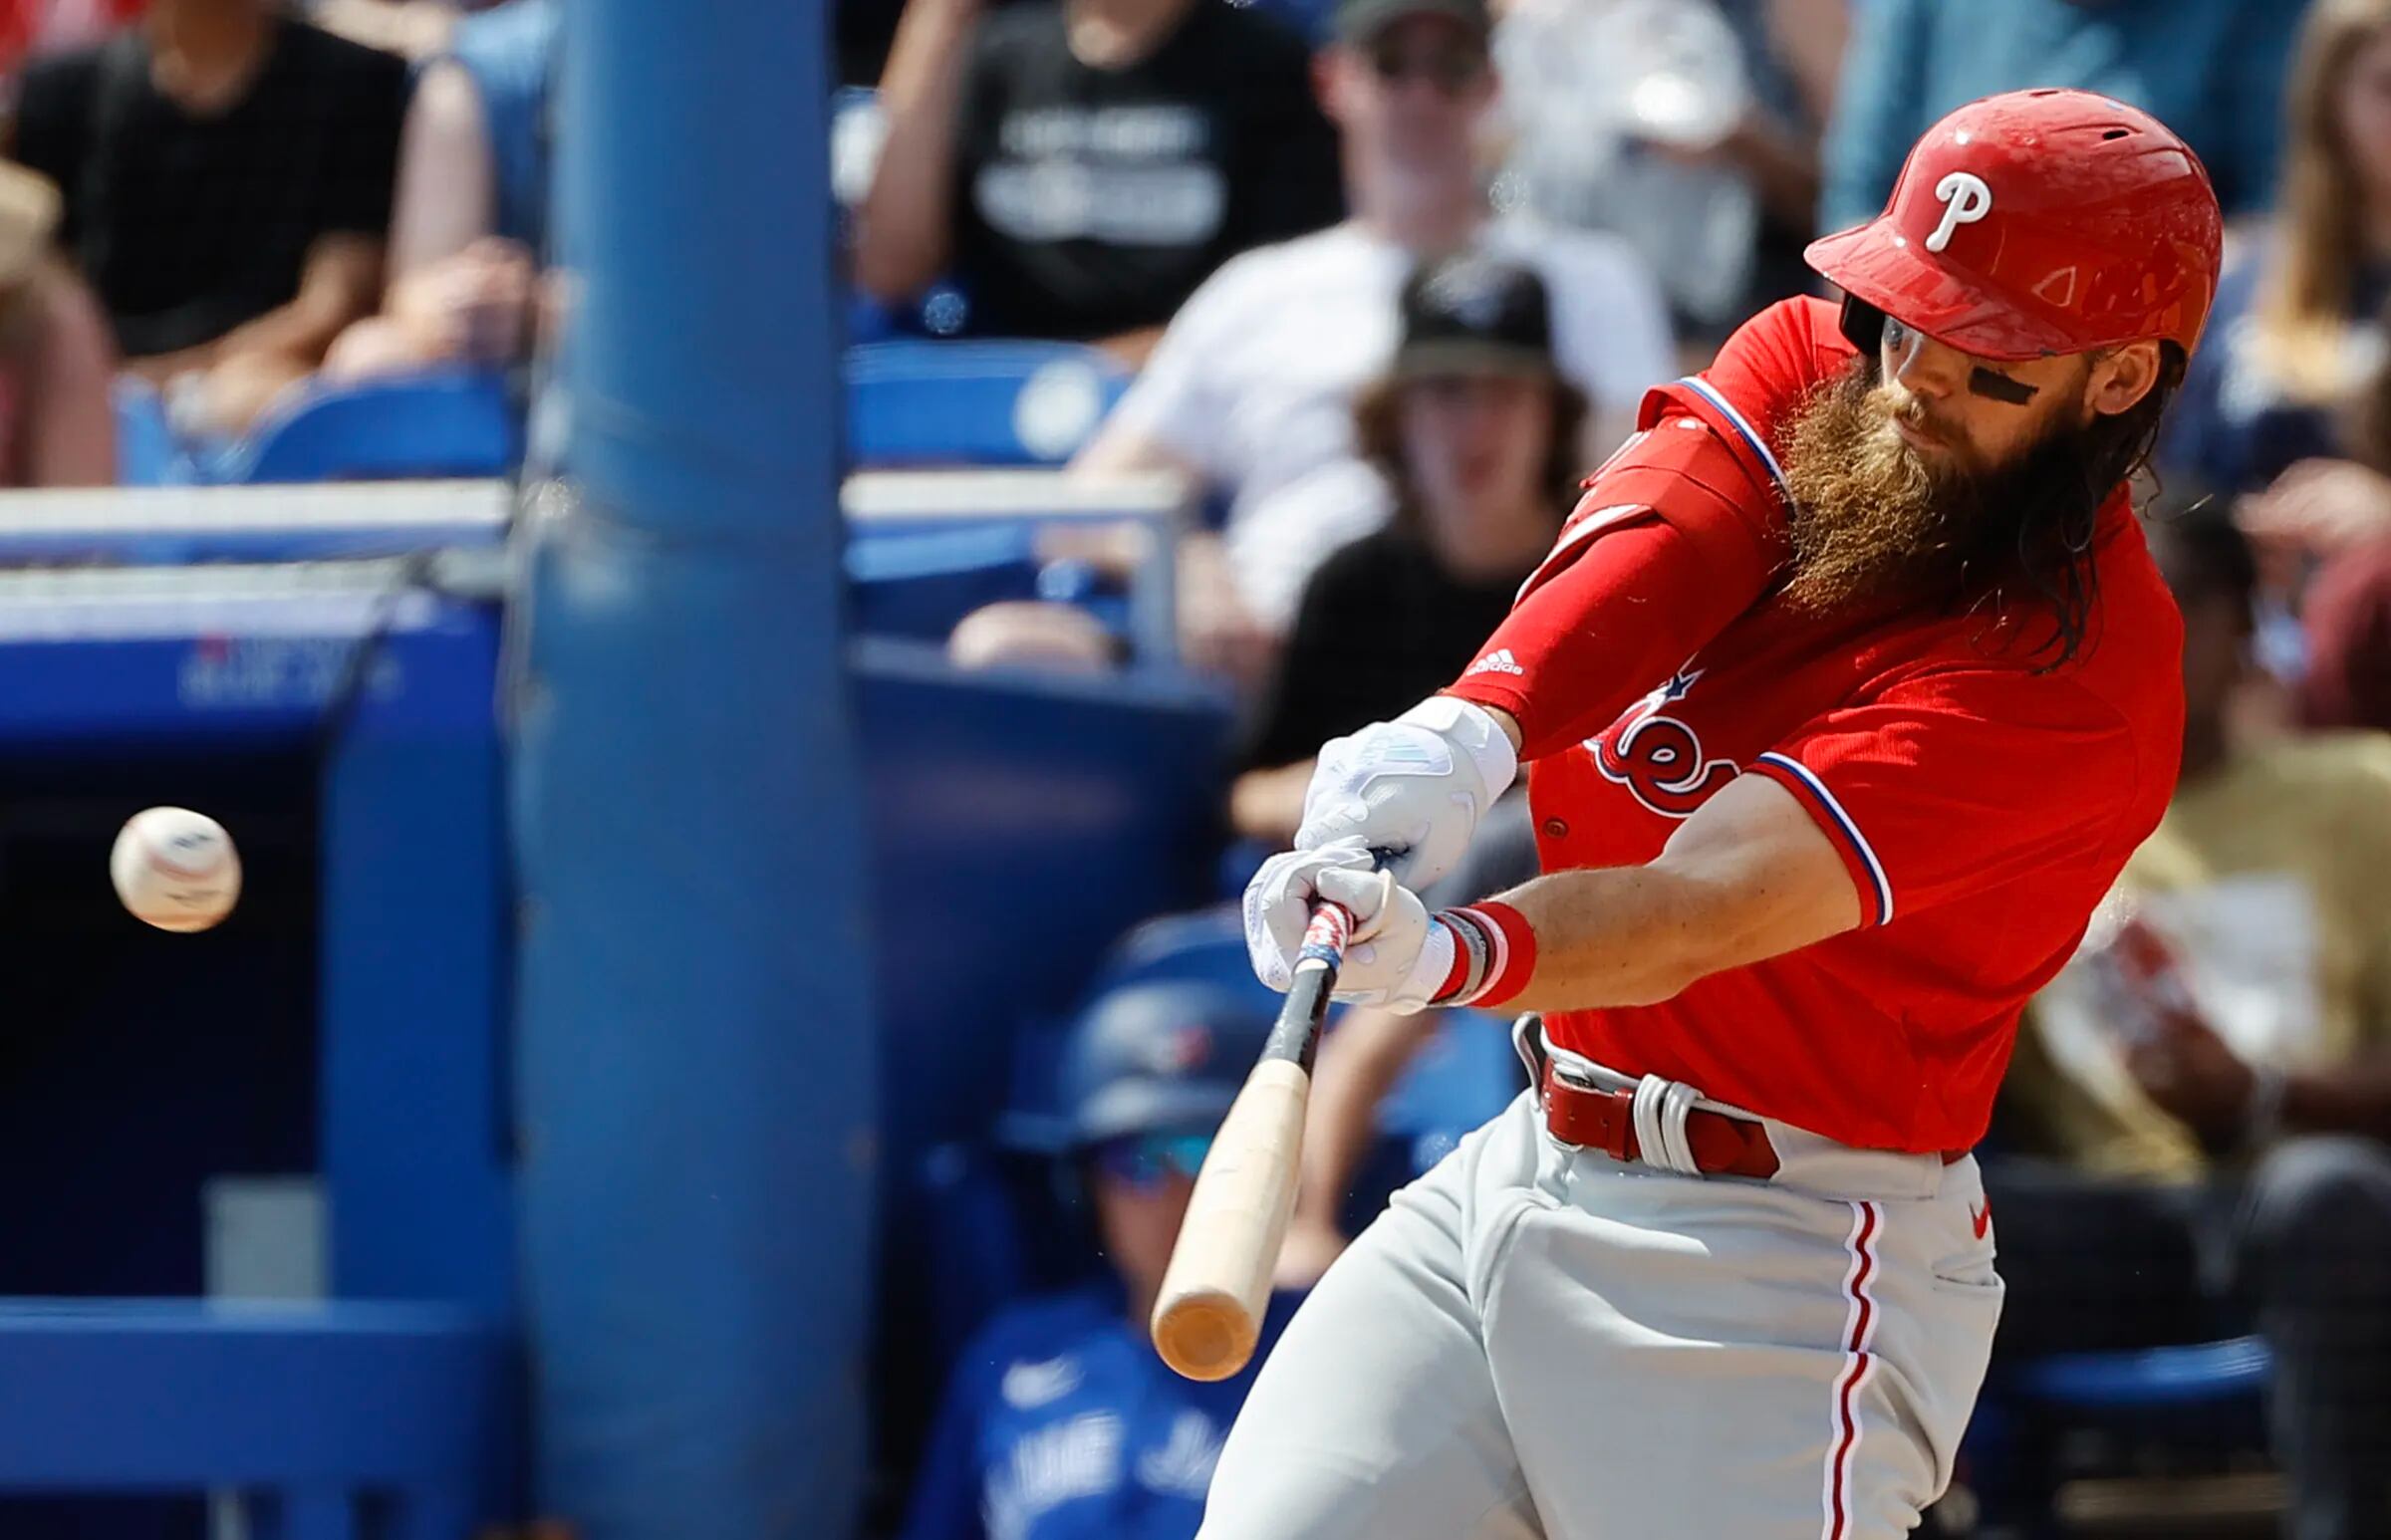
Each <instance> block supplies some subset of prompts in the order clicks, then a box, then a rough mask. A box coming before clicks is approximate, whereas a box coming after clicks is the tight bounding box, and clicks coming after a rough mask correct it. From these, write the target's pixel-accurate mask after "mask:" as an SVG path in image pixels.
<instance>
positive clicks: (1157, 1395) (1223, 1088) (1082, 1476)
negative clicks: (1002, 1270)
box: [903, 980, 1308, 1540]
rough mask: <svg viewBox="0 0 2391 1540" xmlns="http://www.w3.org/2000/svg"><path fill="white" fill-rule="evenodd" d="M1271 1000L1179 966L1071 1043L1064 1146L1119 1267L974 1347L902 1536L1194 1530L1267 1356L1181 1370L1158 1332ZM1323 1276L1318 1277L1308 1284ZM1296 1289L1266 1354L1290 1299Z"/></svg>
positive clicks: (1127, 1537) (1028, 1305)
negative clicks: (1200, 1374)
mask: <svg viewBox="0 0 2391 1540" xmlns="http://www.w3.org/2000/svg"><path fill="white" fill-rule="evenodd" d="M1267 1010H1268V998H1267V997H1266V996H1259V995H1257V994H1256V993H1254V992H1253V991H1251V990H1250V989H1246V988H1243V987H1228V986H1222V985H1218V984H1212V983H1204V982H1193V981H1185V980H1167V981H1158V982H1146V983H1135V984H1128V985H1124V986H1122V987H1120V988H1118V989H1115V990H1113V991H1112V992H1111V993H1109V994H1107V995H1105V996H1103V997H1102V998H1101V999H1099V1000H1098V1001H1097V1002H1096V1003H1095V1004H1094V1005H1093V1006H1091V1007H1090V1008H1089V1009H1088V1011H1087V1012H1086V1014H1085V1015H1083V1016H1082V1017H1081V1018H1080V1020H1079V1022H1078V1023H1077V1024H1076V1026H1075V1027H1074V1028H1073V1030H1072V1034H1071V1038H1070V1041H1069V1043H1068V1044H1067V1045H1066V1046H1065V1049H1064V1054H1063V1065H1062V1070H1061V1074H1060V1077H1059V1079H1060V1092H1061V1094H1060V1096H1059V1098H1058V1101H1059V1102H1060V1105H1061V1107H1062V1108H1063V1110H1064V1112H1065V1116H1066V1118H1067V1123H1068V1131H1069V1132H1068V1135H1067V1138H1066V1142H1065V1150H1064V1152H1063V1156H1062V1157H1063V1158H1064V1160H1065V1161H1067V1162H1068V1163H1067V1166H1066V1170H1067V1173H1068V1174H1069V1175H1070V1176H1071V1178H1072V1184H1073V1185H1074V1186H1075V1187H1076V1188H1077V1190H1078V1201H1079V1203H1080V1204H1081V1205H1082V1206H1084V1208H1085V1210H1086V1211H1087V1215H1088V1217H1089V1218H1090V1219H1091V1220H1092V1221H1093V1227H1094V1229H1095V1232H1096V1238H1097V1244H1098V1249H1099V1250H1100V1252H1101V1253H1102V1255H1103V1257H1104V1260H1105V1263H1106V1264H1107V1265H1106V1271H1105V1274H1104V1276H1103V1277H1101V1278H1099V1279H1098V1280H1096V1281H1094V1282H1092V1283H1090V1284H1088V1285H1086V1286H1085V1287H1082V1288H1079V1289H1074V1290H1071V1291H1069V1292H1066V1293H1062V1294H1057V1295H1052V1296H1048V1297H1044V1298H1039V1299H1032V1300H1027V1301H1023V1302H1021V1303H1019V1304H1016V1305H1013V1306H1010V1307H1008V1308H1006V1309H1005V1310H1003V1311H1001V1312H999V1313H998V1314H997V1315H996V1317H995V1318H994V1319H993V1320H992V1321H990V1322H989V1324H988V1325H987V1326H986V1327H985V1328H983V1329H982V1331H981V1332H980V1334H979V1335H978V1336H977V1337H976V1338H975V1339H974V1340H973V1342H972V1344H971V1345H970V1346H969V1347H968V1348H966V1349H965V1350H964V1351H963V1356H962V1359H961V1360H960V1362H959V1363H957V1365H956V1366H955V1370H954V1374H953V1377H952V1379H951V1380H950V1381H949V1382H948V1384H947V1387H946V1395H945V1399H944V1403H943V1405H942V1407H941V1408H940V1411H939V1413H938V1419H937V1424H936V1426H935V1427H934V1429H933V1430H932V1432H931V1435H930V1450H929V1453H928V1455H927V1456H926V1457H925V1460H924V1464H923V1468H922V1474H921V1477H920V1480H919V1481H918V1483H917V1485H916V1487H915V1491H914V1499H913V1505H912V1509H911V1512H910V1513H909V1514H908V1517H907V1521H906V1525H905V1529H904V1531H903V1537H904V1540H1098V1537H1102V1540H1188V1537H1190V1536H1192V1535H1194V1534H1195V1530H1196V1526H1197V1524H1198V1523H1199V1522H1200V1521H1201V1520H1202V1517H1203V1497H1204V1492H1205V1490H1206V1488H1207V1487H1208V1486H1209V1484H1210V1482H1211V1475H1212V1463H1213V1460H1214V1459H1215V1458H1216V1457H1217V1456H1218V1454H1219V1450H1220V1440H1221V1439H1222V1438H1223V1437H1225V1436H1226V1435H1227V1433H1228V1428H1229V1424H1230V1423H1231V1422H1232V1421H1234V1420H1235V1418H1236V1413H1237V1408H1238V1407H1239V1406H1240V1405H1241V1404H1242V1403H1243V1402H1244V1399H1245V1393H1246V1390H1247V1389H1248V1388H1249V1387H1250V1386H1251V1385H1252V1382H1253V1376H1254V1369H1253V1368H1252V1367H1248V1368H1247V1369H1246V1370H1245V1371H1244V1372H1243V1373H1242V1374H1239V1375H1237V1376H1235V1377H1233V1378H1231V1379H1228V1380H1223V1381H1220V1382H1218V1383H1216V1384H1211V1385H1198V1384H1196V1383H1195V1382H1193V1381H1188V1380H1182V1379H1180V1378H1179V1376H1177V1375H1176V1374H1174V1373H1172V1372H1171V1371H1170V1370H1169V1369H1167V1368H1165V1367H1164V1365H1163V1362H1162V1360H1161V1359H1159V1358H1157V1357H1156V1356H1155V1353H1154V1349H1153V1347H1152V1345H1151V1344H1150V1343H1149V1341H1148V1339H1147V1335H1146V1323H1147V1320H1148V1318H1149V1317H1150V1316H1151V1315H1152V1314H1153V1308H1154V1297H1155V1294H1156V1291H1157V1290H1159V1289H1160V1288H1161V1287H1162V1281H1163V1269H1164V1268H1165V1267H1166V1266H1167V1265H1168V1264H1169V1262H1170V1259H1171V1247H1172V1244H1173V1243H1174V1242H1175V1241H1176V1240H1177V1239H1178V1237H1179V1226H1180V1221H1181V1219H1182V1218H1183V1217H1184V1216H1185V1215H1186V1213H1187V1207H1188V1195H1189V1193H1190V1192H1191V1191H1193V1190H1194V1187H1195V1172H1196V1171H1197V1170H1198V1169H1199V1168H1200V1167H1201V1166H1202V1164H1203V1156H1204V1153H1205V1151H1206V1150H1208V1149H1209V1148H1210V1145H1211V1139H1212V1133H1213V1131H1214V1130H1215V1129H1216V1128H1217V1127H1218V1126H1219V1123H1220V1119H1221V1118H1222V1116H1223V1115H1225V1114H1226V1113H1227V1111H1228V1105H1229V1103H1230V1102H1231V1101H1232V1100H1234V1099H1235V1097H1236V1094H1237V1090H1238V1087H1239V1086H1241V1085H1242V1084H1243V1083H1244V1079H1245V1075H1246V1072H1247V1071H1249V1070H1250V1069H1251V1068H1252V1067H1253V1062H1254V1059H1255V1057H1256V1055H1258V1054H1259V1053H1260V1052H1261V1047H1262V1040H1263V1039H1264V1038H1265V1037H1267V1036H1268V1035H1269V1030H1270V1017H1269V1015H1268V1013H1267ZM1306 1281H1308V1280H1306ZM1292 1308H1293V1299H1292V1296H1290V1295H1282V1296H1281V1297H1280V1299H1279V1300H1278V1302H1277V1303H1276V1304H1275V1305H1274V1307H1273V1308H1272V1310H1271V1311H1270V1313H1269V1316H1268V1318H1267V1320H1266V1321H1265V1323H1264V1326H1263V1336H1262V1352H1261V1353H1257V1354H1256V1355H1255V1363H1256V1364H1257V1365H1258V1364H1259V1363H1260V1361H1261V1359H1262V1358H1263V1357H1265V1356H1267V1353H1268V1350H1269V1346H1270V1344H1271V1343H1273V1342H1275V1341H1276V1340H1277V1336H1278V1330H1279V1328H1280V1327H1281V1326H1283V1325H1284V1324H1285V1321H1286V1318H1287V1316H1288V1315H1289V1314H1291V1313H1292Z"/></svg>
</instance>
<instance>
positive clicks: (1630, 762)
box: [1594, 668, 1741, 818]
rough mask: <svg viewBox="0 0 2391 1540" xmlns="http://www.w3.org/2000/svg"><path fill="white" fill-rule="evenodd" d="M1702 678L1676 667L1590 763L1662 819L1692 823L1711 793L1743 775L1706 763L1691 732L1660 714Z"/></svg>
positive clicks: (1726, 762) (1723, 764)
mask: <svg viewBox="0 0 2391 1540" xmlns="http://www.w3.org/2000/svg"><path fill="white" fill-rule="evenodd" d="M1701 677H1702V670H1701V669H1699V668H1680V669H1679V670H1678V671H1677V674H1676V676H1675V677H1674V678H1672V679H1671V680H1670V681H1669V682H1668V683H1666V684H1664V685H1662V686H1661V687H1660V688H1659V689H1656V690H1654V691H1653V692H1652V693H1651V694H1649V695H1647V696H1645V697H1644V698H1643V699H1642V700H1641V701H1639V702H1638V703H1637V705H1636V707H1635V709H1634V710H1632V711H1630V712H1628V713H1627V715H1625V716H1623V717H1621V718H1620V719H1619V720H1618V722H1617V723H1616V724H1614V725H1613V726H1612V728H1611V730H1610V731H1609V732H1606V733H1604V734H1603V735H1602V736H1601V737H1600V738H1598V739H1596V740H1595V742H1594V762H1595V763H1596V764H1598V765H1600V766H1601V767H1602V773H1603V774H1604V775H1605V776H1606V777H1608V778H1609V779H1611V780H1614V781H1617V782H1618V783H1619V784H1620V785H1622V786H1624V787H1626V788H1627V789H1628V790H1629V791H1631V792H1634V793H1635V795H1636V800H1637V801H1638V802H1641V803H1643V804H1644V805H1645V806H1646V807H1648V808H1650V809H1652V810H1653V811H1654V812H1655V813H1658V814H1660V815H1661V816H1662V817H1663V818H1690V817H1692V816H1693V814H1694V810H1695V809H1696V808H1698V807H1701V806H1702V805H1703V803H1705V802H1707V801H1709V800H1710V796H1711V793H1713V792H1715V791H1717V790H1718V789H1719V788H1720V787H1722V786H1725V785H1726V784H1727V782H1729V781H1731V780H1733V779H1734V778H1735V777H1736V776H1737V775H1738V774H1740V773H1741V767H1740V766H1738V765H1737V764H1736V763H1735V762H1734V761H1733V760H1731V759H1707V758H1705V757H1704V756H1703V752H1702V739H1701V737H1700V736H1698V735H1697V734H1696V733H1695V731H1694V729H1693V728H1691V727H1688V726H1687V725H1686V724H1685V723H1684V722H1682V721H1679V720H1678V719H1677V718H1676V717H1674V716H1671V715H1669V714H1668V712H1667V711H1665V710H1664V709H1662V708H1663V707H1665V706H1667V705H1669V704H1670V703H1671V702H1673V701H1679V700H1683V699H1685V698H1686V692H1687V691H1688V690H1691V689H1692V688H1693V687H1694V683H1695V681H1696V680H1697V679H1700V678H1701Z"/></svg>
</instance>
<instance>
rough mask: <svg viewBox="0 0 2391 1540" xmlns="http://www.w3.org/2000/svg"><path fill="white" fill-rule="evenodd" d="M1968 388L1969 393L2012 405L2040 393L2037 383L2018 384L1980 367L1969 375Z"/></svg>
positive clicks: (2020, 403)
mask: <svg viewBox="0 0 2391 1540" xmlns="http://www.w3.org/2000/svg"><path fill="white" fill-rule="evenodd" d="M1968 389H1969V391H1970V393H1971V394H1975V395H1982V396H1985V397H1987V398H1988V399H1991V400H1995V401H2006V402H2008V403H2009V404H2010V405H2012V406H2022V405H2024V404H2025V403H2026V402H2028V401H2030V400H2032V399H2033V398H2034V397H2035V396H2036V395H2038V394H2040V393H2041V388H2040V387H2039V386H2037V385H2020V384H2019V383H2018V382H2016V381H2014V380H2011V379H2010V378H2009V377H2008V376H2006V375H1996V374H1994V373H1993V372H1992V371H1991V370H1989V369H1984V368H1981V367H1980V368H1978V369H1977V370H1976V371H1974V372H1973V373H1972V374H1970V375H1969V377H1968Z"/></svg>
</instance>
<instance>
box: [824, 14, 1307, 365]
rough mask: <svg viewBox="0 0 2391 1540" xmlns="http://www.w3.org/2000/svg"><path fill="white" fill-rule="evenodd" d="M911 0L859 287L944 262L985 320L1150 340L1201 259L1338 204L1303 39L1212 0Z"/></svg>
mask: <svg viewBox="0 0 2391 1540" xmlns="http://www.w3.org/2000/svg"><path fill="white" fill-rule="evenodd" d="M982 9H983V5H982V0H908V4H907V6H906V10H905V15H904V18H903V20H902V21H901V22H900V23H899V26H898V31H897V38H896V42H895V44H894V46H893V48H892V49H891V51H890V55H889V63H888V69H887V71H886V73H885V74H884V75H883V76H882V79H881V88H880V105H881V108H882V111H883V113H884V114H885V115H886V121H887V125H888V136H887V139H886V141H885V142H884V143H883V145H882V148H881V153H880V163H879V166H878V169H877V171H876V172H875V174H874V176H873V179H872V185H871V189H870V191H869V192H868V193H867V194H866V195H865V198H864V201H863V205H862V208H861V211H860V223H859V227H858V230H857V234H856V242H855V250H854V273H855V281H856V284H857V286H858V287H860V288H861V289H863V290H864V291H865V292H866V293H867V294H870V295H872V296H873V297H875V298H877V299H879V300H881V301H883V302H884V303H889V304H899V303H903V302H905V301H908V300H911V299H913V298H915V297H916V296H918V295H920V294H921V293H922V292H923V291H924V290H926V289H927V288H929V287H930V284H931V283H932V282H933V281H934V280H936V279H937V278H938V277H939V276H940V275H941V274H950V275H951V276H952V277H953V278H954V279H955V281H956V283H957V285H958V287H960V288H961V289H962V291H963V292H964V294H965V296H966V298H967V300H968V315H967V317H966V326H967V328H968V330H970V331H972V332H974V333H978V334H980V335H991V336H999V337H1008V336H1009V337H1046V338H1061V339H1066V340H1073V341H1105V342H1108V343H1110V344H1111V345H1112V346H1114V347H1115V349H1116V350H1117V351H1119V352H1120V353H1122V354H1123V355H1124V356H1126V357H1128V358H1131V359H1132V360H1135V359H1141V358H1143V357H1144V355H1145V352H1146V350H1147V349H1148V348H1150V347H1151V346H1152V345H1153V342H1154V337H1155V335H1156V334H1157V332H1158V331H1159V329H1160V328H1161V326H1162V324H1163V323H1164V322H1166V321H1168V320H1169V319H1170V317H1171V314H1172V312H1173V311H1174V310H1176V309H1177V308H1178V307H1179V305H1180V303H1181V302H1182V301H1183V300H1185V299H1186V298H1187V297H1188V295H1189V294H1191V293H1192V292H1194V290H1195V286H1196V285H1197V284H1199V283H1201V282H1202V281H1203V279H1204V277H1205V275H1207V274H1209V273H1210V272H1211V271H1212V270H1213V269H1214V268H1216V267H1218V266H1219V265H1220V263H1221V262H1222V261H1224V260H1225V259H1227V258H1228V257H1230V256H1232V255H1234V254H1235V253H1237V252H1239V251H1242V250H1245V249H1246V248H1247V247H1250V246H1256V245H1260V244H1262V243H1263V242H1266V241H1276V240H1284V239H1285V238H1287V237H1288V236H1291V235H1295V234H1298V233H1300V232H1302V231H1305V230H1315V229H1318V228H1319V227H1320V226H1322V225H1325V224H1328V223H1330V222H1331V221H1333V220H1334V219H1335V218H1336V217H1337V215H1338V212H1339V206H1338V197H1337V183H1336V150H1335V141H1334V139H1333V137H1332V136H1331V134H1330V132H1329V129H1328V125H1327V124H1326V123H1325V122H1324V121H1323V120H1322V119H1321V117H1320V111H1319V108H1318V107H1317V105H1316V104H1315V103H1314V101H1313V98H1312V93H1311V89H1310V84H1309V81H1308V78H1307V53H1306V50H1305V47H1304V45H1303V43H1302V42H1301V41H1300V40H1299V39H1297V38H1296V37H1295V35H1294V34H1293V33H1291V32H1289V31H1287V30H1286V29H1284V28H1283V27H1281V26H1280V25H1279V24H1278V23H1277V22H1276V21H1274V20H1272V19H1270V18H1269V17H1266V16H1263V15H1261V14H1260V13H1258V12H1257V11H1254V10H1251V9H1246V8H1242V7H1237V6H1231V5H1226V4H1221V3H1219V0H1022V3H1017V4H1010V5H1005V6H1003V7H1001V8H990V9H988V10H987V12H986V14H984V15H983V14H982Z"/></svg>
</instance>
